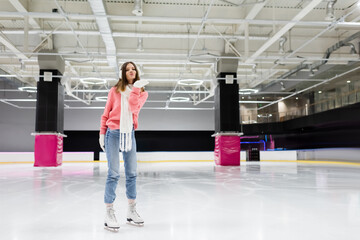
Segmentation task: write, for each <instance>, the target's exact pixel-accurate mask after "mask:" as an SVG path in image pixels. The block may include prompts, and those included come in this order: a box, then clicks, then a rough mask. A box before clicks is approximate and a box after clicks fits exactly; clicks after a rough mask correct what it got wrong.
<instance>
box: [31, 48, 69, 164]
mask: <svg viewBox="0 0 360 240" xmlns="http://www.w3.org/2000/svg"><path fill="white" fill-rule="evenodd" d="M38 62H39V67H40V78H39V81H38V83H37V96H36V100H37V101H36V120H35V133H34V134H33V135H35V144H34V154H35V162H34V166H35V167H56V166H59V165H61V164H62V152H63V137H64V136H65V135H64V87H63V86H62V85H61V83H60V81H61V77H62V74H63V72H64V70H65V64H64V60H63V59H62V58H61V57H60V56H55V55H51V52H49V55H39V56H38Z"/></svg>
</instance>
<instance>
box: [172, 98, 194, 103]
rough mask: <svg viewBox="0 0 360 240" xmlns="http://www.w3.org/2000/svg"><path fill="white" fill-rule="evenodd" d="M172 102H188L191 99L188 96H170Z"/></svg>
mask: <svg viewBox="0 0 360 240" xmlns="http://www.w3.org/2000/svg"><path fill="white" fill-rule="evenodd" d="M170 101H171V102H188V101H190V98H188V97H172V98H170Z"/></svg>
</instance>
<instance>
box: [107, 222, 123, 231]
mask: <svg viewBox="0 0 360 240" xmlns="http://www.w3.org/2000/svg"><path fill="white" fill-rule="evenodd" d="M104 229H106V230H108V231H110V232H118V231H119V229H120V227H109V226H107V224H106V223H105V226H104Z"/></svg>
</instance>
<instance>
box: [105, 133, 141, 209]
mask: <svg viewBox="0 0 360 240" xmlns="http://www.w3.org/2000/svg"><path fill="white" fill-rule="evenodd" d="M119 135H120V131H119V129H114V130H111V129H110V128H108V129H107V131H106V135H105V151H106V158H107V161H108V175H107V179H106V185H105V196H104V201H105V203H113V202H114V201H115V198H116V193H115V191H116V187H117V184H118V181H119V178H120V171H119V168H120V166H119V165H120V159H119V137H120V136H119ZM122 155H123V159H124V167H125V178H126V196H127V198H128V199H136V176H137V174H136V168H137V160H136V141H135V134H134V130H133V131H132V148H131V150H130V151H129V152H122Z"/></svg>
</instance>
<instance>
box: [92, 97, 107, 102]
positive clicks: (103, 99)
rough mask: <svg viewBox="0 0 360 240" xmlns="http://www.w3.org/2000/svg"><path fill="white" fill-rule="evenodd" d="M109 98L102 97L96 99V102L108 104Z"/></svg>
mask: <svg viewBox="0 0 360 240" xmlns="http://www.w3.org/2000/svg"><path fill="white" fill-rule="evenodd" d="M107 98H108V97H107V96H101V97H95V100H96V101H100V102H106V101H107Z"/></svg>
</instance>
